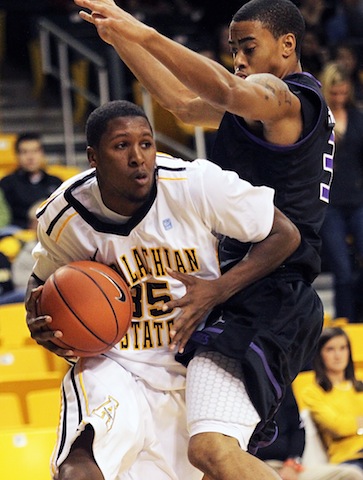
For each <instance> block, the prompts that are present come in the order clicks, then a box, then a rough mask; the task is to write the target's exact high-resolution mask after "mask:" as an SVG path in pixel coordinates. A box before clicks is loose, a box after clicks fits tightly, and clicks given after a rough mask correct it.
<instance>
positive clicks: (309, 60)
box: [301, 27, 327, 78]
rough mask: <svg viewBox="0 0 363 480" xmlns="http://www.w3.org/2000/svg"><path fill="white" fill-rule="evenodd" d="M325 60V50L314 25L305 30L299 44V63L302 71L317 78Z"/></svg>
mask: <svg viewBox="0 0 363 480" xmlns="http://www.w3.org/2000/svg"><path fill="white" fill-rule="evenodd" d="M326 60H327V50H326V48H325V46H324V45H323V43H322V41H321V38H320V36H319V32H318V30H317V29H316V28H314V27H309V28H307V29H306V30H305V35H304V39H303V41H302V44H301V65H302V69H303V71H304V72H309V73H311V74H312V75H314V77H316V78H318V77H319V75H320V73H321V71H322V69H323V67H324V64H325V62H326Z"/></svg>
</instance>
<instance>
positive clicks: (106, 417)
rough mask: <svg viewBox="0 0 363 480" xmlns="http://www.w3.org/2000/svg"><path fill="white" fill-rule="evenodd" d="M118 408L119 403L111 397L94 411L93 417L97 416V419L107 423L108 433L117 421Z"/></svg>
mask: <svg viewBox="0 0 363 480" xmlns="http://www.w3.org/2000/svg"><path fill="white" fill-rule="evenodd" d="M118 406H119V403H118V401H117V400H116V399H115V398H113V397H111V396H110V395H109V396H108V397H107V400H106V401H105V402H103V403H102V404H101V405H100V406H99V407H97V408H95V409H94V410H93V412H92V415H97V417H99V418H101V419H102V420H103V421H104V422H105V423H106V427H107V431H109V430H111V428H112V425H113V422H114V420H115V415H116V410H117V408H118Z"/></svg>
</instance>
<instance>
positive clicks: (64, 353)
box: [25, 285, 74, 358]
mask: <svg viewBox="0 0 363 480" xmlns="http://www.w3.org/2000/svg"><path fill="white" fill-rule="evenodd" d="M42 289H43V286H42V285H41V286H39V287H37V288H34V289H33V290H32V291H31V294H30V296H29V298H28V300H27V301H26V305H25V306H26V323H27V325H28V328H29V330H30V334H31V337H32V338H33V339H34V340H35V341H36V342H37V343H38V344H39V345H41V346H42V347H44V348H46V349H47V350H50V351H51V352H53V353H55V354H56V355H59V356H60V357H67V358H69V357H74V353H73V351H72V350H66V349H64V348H60V347H58V346H57V345H55V344H54V343H53V342H52V341H51V340H52V338H54V337H56V338H61V337H62V335H63V334H62V332H61V331H59V330H56V331H52V330H49V328H48V327H47V325H48V324H50V323H51V322H52V318H51V317H50V316H49V315H40V316H38V314H37V301H38V298H39V296H40V295H41V293H42Z"/></svg>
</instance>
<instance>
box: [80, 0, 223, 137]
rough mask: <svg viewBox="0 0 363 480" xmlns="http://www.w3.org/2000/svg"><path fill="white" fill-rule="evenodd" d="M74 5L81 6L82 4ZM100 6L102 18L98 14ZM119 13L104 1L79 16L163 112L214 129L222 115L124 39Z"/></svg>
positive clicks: (93, 3)
mask: <svg viewBox="0 0 363 480" xmlns="http://www.w3.org/2000/svg"><path fill="white" fill-rule="evenodd" d="M76 3H77V4H79V5H82V2H78V1H76ZM100 4H101V5H102V7H103V8H101V11H102V14H101V13H99V9H100ZM89 7H91V5H90V6H89ZM97 7H98V10H97ZM119 11H120V8H119V7H118V6H117V5H116V4H115V2H114V1H113V0H103V1H102V2H92V13H88V12H86V11H81V12H80V16H81V17H82V18H83V20H85V21H87V22H89V23H92V24H93V25H95V27H96V28H97V32H98V34H99V36H100V37H101V38H102V39H103V40H104V41H105V42H106V43H109V44H110V45H112V46H113V47H114V49H115V50H116V52H117V53H118V55H119V56H120V58H121V59H122V61H123V62H124V63H125V64H126V65H127V67H128V68H129V69H130V70H131V72H132V73H133V74H134V75H135V77H136V78H137V80H138V81H139V82H140V83H141V85H143V86H144V87H145V88H146V89H147V90H148V91H149V93H150V94H151V95H152V96H153V97H154V99H155V100H156V101H157V102H158V103H159V104H160V105H161V106H162V107H163V108H165V109H166V110H169V111H170V112H171V113H173V114H174V115H175V116H176V117H177V118H179V120H181V121H183V122H185V123H189V124H193V125H199V126H204V127H211V128H217V127H218V126H219V123H220V121H221V118H222V115H223V113H224V112H223V111H220V110H215V109H213V108H212V107H211V105H210V104H208V103H207V102H205V101H204V100H202V99H201V98H200V97H199V96H197V95H196V94H195V93H194V92H193V91H191V90H190V89H189V88H187V87H186V86H185V85H184V84H183V83H182V82H180V80H179V79H178V78H177V77H176V76H175V75H173V74H172V73H171V72H170V71H169V70H168V69H167V68H166V67H165V66H164V65H162V63H160V62H159V61H158V60H157V59H156V58H155V57H154V56H152V55H151V54H150V53H149V52H148V51H147V49H145V48H142V47H141V46H140V45H138V44H137V43H135V42H132V41H129V40H128V39H127V38H125V37H124V36H123V35H122V32H121V30H120V25H119V22H118V15H117V14H118V12H119ZM131 18H132V17H131Z"/></svg>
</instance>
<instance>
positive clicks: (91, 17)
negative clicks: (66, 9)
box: [78, 10, 95, 24]
mask: <svg viewBox="0 0 363 480" xmlns="http://www.w3.org/2000/svg"><path fill="white" fill-rule="evenodd" d="M78 15H79V16H80V17H81V18H82V20H85V21H86V22H88V23H93V24H94V23H95V17H94V15H93V14H90V13H87V12H85V11H84V10H81V11H80V12H79V13H78Z"/></svg>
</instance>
